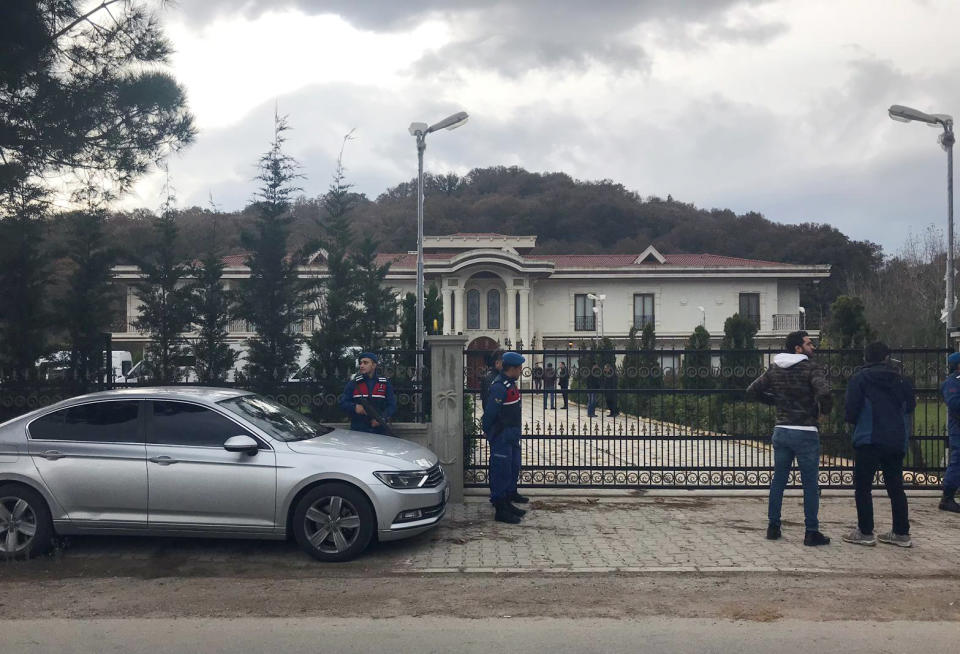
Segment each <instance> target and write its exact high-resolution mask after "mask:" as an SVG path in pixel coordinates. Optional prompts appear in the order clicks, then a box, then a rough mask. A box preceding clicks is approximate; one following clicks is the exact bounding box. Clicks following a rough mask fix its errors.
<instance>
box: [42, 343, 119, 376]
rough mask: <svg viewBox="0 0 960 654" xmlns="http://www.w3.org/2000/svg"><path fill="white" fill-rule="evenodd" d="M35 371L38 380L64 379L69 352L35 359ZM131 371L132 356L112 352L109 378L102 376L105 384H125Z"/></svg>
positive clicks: (64, 351)
mask: <svg viewBox="0 0 960 654" xmlns="http://www.w3.org/2000/svg"><path fill="white" fill-rule="evenodd" d="M36 365H37V370H38V372H39V376H40V379H42V380H45V381H55V380H60V379H66V378H67V377H68V376H69V374H70V352H68V351H66V350H60V351H57V352H53V353H52V354H50V355H49V356H45V357H40V358H39V359H37V364H36ZM131 370H133V356H131V354H130V352H128V351H126V350H112V351H111V352H110V372H109V377H108V375H107V374H104V376H103V381H105V382H125V381H127V375H128V374H129V373H130V372H131Z"/></svg>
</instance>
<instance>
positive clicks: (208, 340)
mask: <svg viewBox="0 0 960 654" xmlns="http://www.w3.org/2000/svg"><path fill="white" fill-rule="evenodd" d="M212 204H213V202H212V200H211V205H212ZM218 219H219V212H218V211H217V207H216V205H213V213H212V215H211V219H210V231H209V234H208V236H207V238H206V240H205V243H206V247H205V248H204V252H203V255H202V256H201V258H200V261H199V262H198V263H197V265H196V266H194V268H193V275H194V277H195V280H194V282H193V283H192V284H191V285H190V287H189V292H190V302H191V308H192V313H193V322H194V324H195V325H196V326H197V339H196V341H194V344H193V354H194V359H195V361H196V363H195V369H196V372H197V379H198V381H199V382H200V383H202V384H216V383H218V382H223V381H224V380H226V378H227V374H228V373H229V372H230V370H231V369H232V368H233V364H234V362H235V361H236V360H237V355H238V353H237V352H235V351H234V350H232V349H230V345H229V343H227V333H228V330H227V328H228V326H229V322H230V308H231V303H232V299H231V297H232V294H231V293H230V292H229V291H227V290H226V289H224V287H223V268H224V265H223V252H222V248H221V246H220V241H219V234H218V233H217V227H218Z"/></svg>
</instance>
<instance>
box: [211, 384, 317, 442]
mask: <svg viewBox="0 0 960 654" xmlns="http://www.w3.org/2000/svg"><path fill="white" fill-rule="evenodd" d="M217 404H219V405H220V406H222V407H223V408H224V409H226V410H228V411H231V412H232V413H235V414H237V415H239V416H243V417H244V418H246V419H247V420H249V421H250V422H252V423H253V424H255V425H256V426H257V427H259V428H260V429H262V430H263V431H265V432H267V433H268V434H270V435H271V436H272V437H274V438H276V439H277V440H280V441H302V440H307V439H308V438H314V437H316V436H322V435H323V434H328V433H330V432H331V431H333V429H332V428H330V427H325V426H324V425H321V424H318V423H316V422H314V421H313V420H310V419H309V418H308V417H306V416H305V415H303V414H302V413H299V412H297V411H294V410H293V409H288V408H287V407H285V406H283V405H282V404H277V403H276V402H272V401H271V400H268V399H267V398H265V397H260V396H259V395H241V396H240V397H233V398H230V399H229V400H221V401H220V402H217Z"/></svg>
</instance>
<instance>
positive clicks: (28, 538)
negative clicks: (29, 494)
mask: <svg viewBox="0 0 960 654" xmlns="http://www.w3.org/2000/svg"><path fill="white" fill-rule="evenodd" d="M37 522H38V519H37V512H36V510H34V508H33V507H32V506H30V503H29V502H27V500H25V499H24V498H22V497H16V496H7V497H0V553H3V554H4V555H6V556H15V555H17V554H21V553H23V552H25V551H26V550H27V549H28V548H29V547H30V545H31V543H32V542H33V538H34V536H36V534H37Z"/></svg>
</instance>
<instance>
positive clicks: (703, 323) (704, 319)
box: [697, 307, 707, 329]
mask: <svg viewBox="0 0 960 654" xmlns="http://www.w3.org/2000/svg"><path fill="white" fill-rule="evenodd" d="M697 311H699V312H700V326H701V327H703V328H704V329H706V328H707V310H706V309H704V308H703V307H697Z"/></svg>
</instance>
